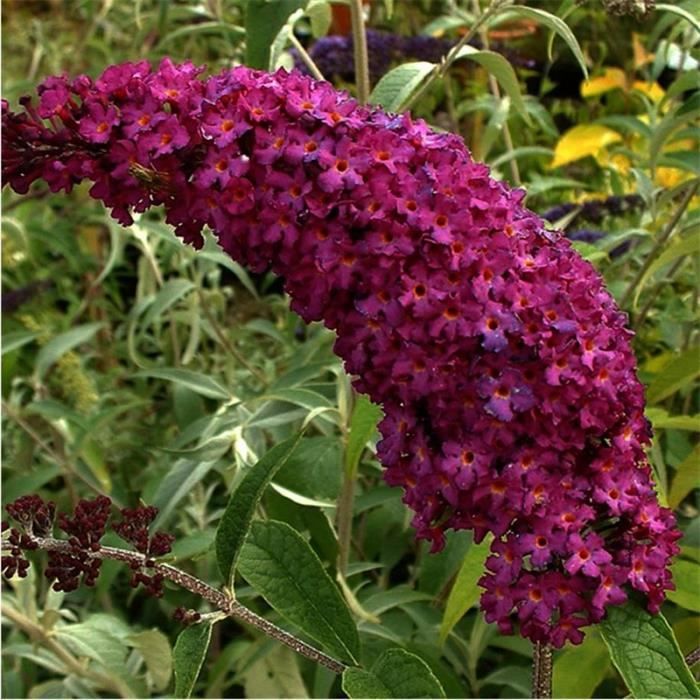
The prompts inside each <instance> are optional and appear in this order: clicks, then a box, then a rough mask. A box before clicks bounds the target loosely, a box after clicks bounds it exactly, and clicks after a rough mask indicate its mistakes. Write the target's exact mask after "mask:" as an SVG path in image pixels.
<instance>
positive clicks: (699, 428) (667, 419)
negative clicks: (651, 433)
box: [646, 406, 700, 433]
mask: <svg viewBox="0 0 700 700" xmlns="http://www.w3.org/2000/svg"><path fill="white" fill-rule="evenodd" d="M646 415H647V418H648V419H649V420H650V421H651V423H652V425H653V426H654V430H687V431H689V432H691V433H700V414H698V413H696V414H695V415H694V416H670V415H669V414H668V411H666V410H664V409H663V408H658V407H656V406H652V407H650V408H647V410H646Z"/></svg>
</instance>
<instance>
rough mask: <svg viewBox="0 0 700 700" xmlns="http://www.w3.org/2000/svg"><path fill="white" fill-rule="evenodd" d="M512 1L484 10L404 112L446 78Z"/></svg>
mask: <svg viewBox="0 0 700 700" xmlns="http://www.w3.org/2000/svg"><path fill="white" fill-rule="evenodd" d="M511 2H512V0H491V4H490V5H489V6H488V7H487V8H486V9H485V10H484V12H483V13H482V15H481V16H480V17H478V18H477V20H476V22H474V26H472V27H471V28H470V29H469V31H468V32H467V33H466V34H465V35H464V36H463V37H462V38H461V39H460V40H459V41H458V42H457V43H456V44H455V45H454V46H453V47H452V48H451V49H450V51H449V53H448V54H447V56H445V58H443V59H442V61H441V62H440V64H439V65H437V66H435V68H434V69H433V70H432V72H431V73H430V74H429V75H428V77H427V78H426V79H425V81H424V82H423V85H421V87H420V89H419V90H417V91H416V92H414V93H413V95H412V96H411V97H410V98H409V99H408V101H407V102H406V103H405V104H404V105H402V110H407V109H410V108H411V107H412V106H413V105H414V104H415V103H416V102H418V100H419V99H420V98H421V97H423V95H424V94H425V93H426V91H427V90H428V88H429V87H430V86H431V85H432V84H433V83H434V82H435V81H436V80H437V79H438V78H444V77H445V75H446V74H447V71H448V70H449V69H450V67H451V66H452V64H453V63H454V62H455V61H456V60H457V56H458V55H459V52H460V51H461V50H462V48H464V46H466V45H467V44H468V43H469V42H470V41H471V40H472V39H473V38H474V37H475V36H476V34H477V32H478V31H479V29H480V28H481V27H482V26H483V25H484V24H485V22H486V21H487V20H489V19H490V18H491V17H493V16H494V15H495V14H497V13H498V12H500V11H501V10H502V9H503V8H504V7H506V6H507V5H510V4H511Z"/></svg>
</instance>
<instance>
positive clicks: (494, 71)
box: [456, 44, 532, 125]
mask: <svg viewBox="0 0 700 700" xmlns="http://www.w3.org/2000/svg"><path fill="white" fill-rule="evenodd" d="M456 58H468V59H470V60H472V61H476V63H478V64H479V65H480V66H483V67H484V68H485V69H486V70H487V71H488V72H489V73H490V74H491V75H493V77H494V78H496V80H497V81H498V82H499V84H500V85H501V87H502V88H503V89H504V90H505V91H506V94H507V95H508V97H509V98H510V101H511V102H512V103H513V106H514V107H515V108H516V109H517V110H518V112H520V116H521V117H522V118H523V120H524V121H525V122H526V123H527V124H529V125H531V124H532V121H531V120H530V114H529V113H528V111H527V107H525V102H524V101H523V95H522V93H521V92H520V84H519V83H518V76H517V75H516V74H515V71H514V70H513V66H511V65H510V63H509V62H508V61H507V60H506V59H505V58H503V56H502V55H501V54H500V53H496V52H495V51H486V50H479V49H475V48H474V47H473V46H469V45H468V44H467V45H466V46H463V47H462V48H461V49H460V50H459V53H458V54H457V56H456Z"/></svg>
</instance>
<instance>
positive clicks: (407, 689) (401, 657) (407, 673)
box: [343, 649, 445, 698]
mask: <svg viewBox="0 0 700 700" xmlns="http://www.w3.org/2000/svg"><path fill="white" fill-rule="evenodd" d="M343 691H344V692H345V694H346V695H347V696H348V697H350V698H444V697H445V691H444V690H443V689H442V685H440V681H439V680H438V679H437V678H436V677H435V676H434V674H433V672H432V671H431V670H430V667H429V666H428V664H426V663H425V661H423V660H422V659H421V658H419V657H418V656H416V655H415V654H411V653H409V652H407V651H405V650H404V649H388V650H387V651H385V652H384V653H383V654H382V655H381V656H380V657H379V658H378V659H377V662H376V663H375V664H374V666H372V670H371V671H365V670H364V669H361V668H349V669H347V670H346V671H345V672H344V673H343Z"/></svg>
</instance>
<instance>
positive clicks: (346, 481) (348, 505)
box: [338, 470, 355, 578]
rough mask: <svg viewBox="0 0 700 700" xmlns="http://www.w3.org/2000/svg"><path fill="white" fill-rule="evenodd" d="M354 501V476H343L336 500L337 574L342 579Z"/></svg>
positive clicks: (346, 564) (350, 541)
mask: <svg viewBox="0 0 700 700" xmlns="http://www.w3.org/2000/svg"><path fill="white" fill-rule="evenodd" d="M354 500H355V475H354V474H348V473H347V470H346V471H345V473H344V474H343V485H342V486H341V489H340V497H339V498H338V572H339V573H340V575H341V576H343V578H345V574H346V573H347V570H348V562H349V561H350V547H351V545H352V507H353V503H354Z"/></svg>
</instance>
